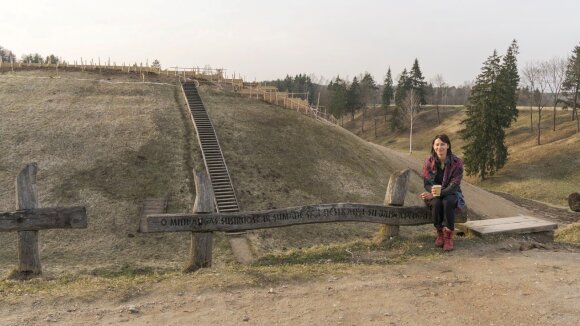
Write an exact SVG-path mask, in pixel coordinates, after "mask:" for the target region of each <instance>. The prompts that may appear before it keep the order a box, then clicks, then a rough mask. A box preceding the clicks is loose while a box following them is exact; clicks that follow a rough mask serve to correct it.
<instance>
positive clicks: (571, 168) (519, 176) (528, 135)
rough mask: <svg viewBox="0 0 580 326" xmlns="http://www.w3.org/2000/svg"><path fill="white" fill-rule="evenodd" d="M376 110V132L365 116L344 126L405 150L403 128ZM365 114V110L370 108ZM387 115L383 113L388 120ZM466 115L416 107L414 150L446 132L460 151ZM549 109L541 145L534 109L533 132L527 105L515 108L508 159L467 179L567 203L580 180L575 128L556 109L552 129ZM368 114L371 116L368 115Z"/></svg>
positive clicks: (579, 139) (420, 153) (421, 151)
mask: <svg viewBox="0 0 580 326" xmlns="http://www.w3.org/2000/svg"><path fill="white" fill-rule="evenodd" d="M382 113H383V112H380V113H377V136H376V137H375V134H374V124H373V123H372V120H371V119H369V118H367V123H366V124H365V132H364V133H363V132H361V116H360V115H358V116H357V117H356V119H355V121H350V119H349V122H347V123H346V124H345V127H346V128H347V129H349V130H351V131H352V132H354V133H356V134H357V135H359V136H360V137H363V138H365V139H367V140H369V141H371V142H374V143H378V144H381V145H385V146H388V147H393V148H396V149H399V150H401V151H407V152H408V151H409V134H408V131H404V132H396V133H393V132H391V131H390V128H389V126H388V122H387V124H385V121H384V116H383V115H381V116H380V117H379V116H378V114H382ZM369 116H370V114H369ZM389 118H390V116H387V120H388V119H389ZM464 118H465V113H464V111H463V109H462V108H457V107H447V108H441V119H442V121H443V123H442V124H441V125H438V124H437V113H436V111H435V109H434V108H431V107H430V108H427V109H426V110H424V111H423V112H421V113H420V114H419V116H418V118H417V121H416V123H415V126H414V135H413V155H415V156H416V157H417V158H424V157H425V156H426V155H427V153H428V151H429V149H430V145H431V141H432V138H433V136H434V135H436V134H439V133H446V134H448V135H449V136H450V138H451V142H452V149H453V151H454V152H455V153H457V154H459V155H460V156H461V155H462V149H461V147H462V146H463V145H464V143H463V141H462V140H461V138H460V137H459V135H458V131H459V130H460V129H461V128H462V126H461V124H460V123H461V121H462V120H463V119H464ZM552 119H553V115H552V110H551V109H544V111H543V112H542V123H541V126H542V129H541V143H542V144H541V145H537V125H536V124H537V112H536V111H535V110H534V111H533V123H534V126H533V132H531V129H530V111H529V110H520V111H519V118H518V120H517V121H516V122H515V123H514V124H513V125H512V127H511V128H509V129H508V130H507V132H506V136H507V138H506V143H507V145H508V149H509V160H508V163H507V164H506V165H505V167H504V168H503V169H501V170H500V171H499V172H498V173H497V174H496V175H495V176H493V177H490V178H488V179H486V180H485V181H480V180H478V179H476V178H474V177H470V178H467V179H468V180H469V181H470V182H472V183H474V184H476V185H478V186H480V187H483V188H485V189H488V190H493V191H500V192H507V193H511V194H514V195H518V196H521V197H525V198H530V199H534V200H538V201H542V202H546V203H550V204H552V205H557V206H567V197H568V195H569V194H570V193H572V192H576V191H579V190H580V188H578V184H580V170H579V169H578V166H580V146H578V144H580V133H577V132H576V121H571V114H570V111H561V110H560V111H557V114H556V121H557V123H556V131H553V130H552V121H553V120H552ZM369 120H370V121H369Z"/></svg>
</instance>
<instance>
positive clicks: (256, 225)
mask: <svg viewBox="0 0 580 326" xmlns="http://www.w3.org/2000/svg"><path fill="white" fill-rule="evenodd" d="M142 219H143V220H142V221H141V230H140V231H141V232H177V231H190V232H211V231H232V232H236V231H245V230H254V229H263V228H276V227H284V226H291V225H299V224H312V223H330V222H370V223H380V224H388V225H421V224H429V223H432V220H431V213H430V212H429V210H428V209H426V208H425V206H412V207H394V206H380V205H366V204H350V203H339V204H322V205H311V206H302V207H291V208H283V209H275V210H269V211H259V212H238V213H220V214H154V215H147V216H145V217H143V218H142Z"/></svg>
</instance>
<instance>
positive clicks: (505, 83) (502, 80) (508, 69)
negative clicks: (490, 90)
mask: <svg viewBox="0 0 580 326" xmlns="http://www.w3.org/2000/svg"><path fill="white" fill-rule="evenodd" d="M518 53H519V49H518V44H517V42H516V40H513V42H512V44H511V45H510V47H509V48H508V50H507V53H506V55H505V56H504V57H503V60H502V65H501V68H500V74H499V76H498V83H499V87H498V91H499V92H500V96H501V97H502V102H503V106H502V107H501V108H500V110H499V112H498V114H500V115H501V117H500V119H499V121H501V122H503V125H502V127H504V128H509V127H510V126H511V123H512V122H514V121H516V120H517V118H518V109H517V103H518V85H519V83H520V76H519V74H518V60H517V57H516V56H517V55H518Z"/></svg>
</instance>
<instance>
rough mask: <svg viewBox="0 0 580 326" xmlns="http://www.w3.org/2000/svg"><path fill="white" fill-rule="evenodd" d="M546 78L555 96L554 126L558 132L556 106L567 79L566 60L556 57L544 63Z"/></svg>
mask: <svg viewBox="0 0 580 326" xmlns="http://www.w3.org/2000/svg"><path fill="white" fill-rule="evenodd" d="M544 70H545V74H544V77H545V78H546V80H545V83H546V84H547V86H548V89H549V90H550V93H552V94H553V96H554V125H553V130H554V131H556V105H557V104H558V102H559V100H560V93H561V92H562V84H563V83H564V79H565V78H566V60H565V59H563V58H558V57H554V58H552V59H550V60H548V61H546V62H544Z"/></svg>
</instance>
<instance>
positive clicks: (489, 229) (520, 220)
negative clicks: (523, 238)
mask: <svg viewBox="0 0 580 326" xmlns="http://www.w3.org/2000/svg"><path fill="white" fill-rule="evenodd" d="M464 227H465V228H466V229H467V230H468V231H469V232H472V233H474V234H475V235H477V236H480V237H484V236H486V235H497V234H526V233H535V232H546V231H553V230H555V229H557V228H558V225H557V224H556V223H552V222H549V221H545V220H542V219H539V218H535V217H531V216H516V217H506V218H495V219H489V220H481V221H470V222H467V223H465V224H464Z"/></svg>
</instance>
